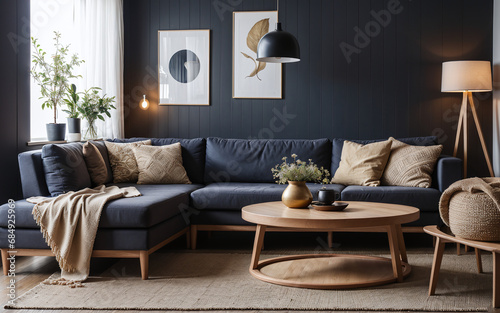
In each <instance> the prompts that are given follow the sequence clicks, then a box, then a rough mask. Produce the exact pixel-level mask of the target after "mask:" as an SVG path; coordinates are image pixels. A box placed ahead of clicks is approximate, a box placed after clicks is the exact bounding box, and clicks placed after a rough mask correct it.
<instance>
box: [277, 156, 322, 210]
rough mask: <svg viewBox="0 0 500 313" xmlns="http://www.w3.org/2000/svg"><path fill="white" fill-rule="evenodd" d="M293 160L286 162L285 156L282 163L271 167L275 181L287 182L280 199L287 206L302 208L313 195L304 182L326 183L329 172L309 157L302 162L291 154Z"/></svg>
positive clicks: (308, 202) (309, 202)
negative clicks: (306, 160)
mask: <svg viewBox="0 0 500 313" xmlns="http://www.w3.org/2000/svg"><path fill="white" fill-rule="evenodd" d="M292 159H293V162H291V163H287V157H283V159H282V160H283V163H281V164H277V165H276V166H275V167H274V168H272V169H271V172H272V173H273V177H274V179H276V183H278V184H285V183H288V187H286V189H285V191H283V194H282V196H281V201H283V203H284V204H285V205H286V206H287V207H289V208H304V207H307V206H309V204H311V202H312V200H313V196H312V194H311V191H310V190H309V188H307V185H306V182H316V183H319V182H321V183H325V184H326V183H328V177H329V176H330V172H328V170H327V169H324V168H323V167H320V168H318V166H317V165H316V164H314V163H313V161H312V160H311V159H309V162H303V161H301V160H299V159H297V155H296V154H295V153H294V154H292Z"/></svg>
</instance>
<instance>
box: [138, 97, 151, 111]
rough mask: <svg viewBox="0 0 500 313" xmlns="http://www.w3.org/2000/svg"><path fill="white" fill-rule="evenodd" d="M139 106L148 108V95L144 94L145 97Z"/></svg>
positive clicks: (144, 108)
mask: <svg viewBox="0 0 500 313" xmlns="http://www.w3.org/2000/svg"><path fill="white" fill-rule="evenodd" d="M139 106H140V107H141V109H143V110H147V109H148V108H149V101H148V99H146V95H144V98H143V99H142V100H141V103H140V105H139Z"/></svg>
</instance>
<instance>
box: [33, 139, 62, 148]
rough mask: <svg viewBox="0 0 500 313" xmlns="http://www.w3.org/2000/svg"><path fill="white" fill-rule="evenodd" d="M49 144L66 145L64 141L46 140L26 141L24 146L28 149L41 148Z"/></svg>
mask: <svg viewBox="0 0 500 313" xmlns="http://www.w3.org/2000/svg"><path fill="white" fill-rule="evenodd" d="M49 143H67V141H66V140H63V141H48V140H45V141H28V142H27V143H26V145H27V146H28V147H32V146H43V145H47V144H49Z"/></svg>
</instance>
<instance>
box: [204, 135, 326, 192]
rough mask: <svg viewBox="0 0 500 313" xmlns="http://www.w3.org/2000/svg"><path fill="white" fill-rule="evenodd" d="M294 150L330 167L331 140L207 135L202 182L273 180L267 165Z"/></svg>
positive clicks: (270, 165)
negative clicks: (232, 137)
mask: <svg viewBox="0 0 500 313" xmlns="http://www.w3.org/2000/svg"><path fill="white" fill-rule="evenodd" d="M293 153H295V154H297V155H298V158H299V159H300V160H302V161H307V160H308V159H312V160H313V162H314V163H316V164H317V165H318V166H320V167H321V166H323V167H324V168H326V169H328V170H330V159H331V143H330V141H329V140H328V139H317V140H285V139H280V140H263V139H254V140H246V139H222V138H208V139H207V159H206V163H205V182H207V183H212V182H246V183H273V182H274V179H273V175H272V173H271V168H273V167H274V166H275V165H276V164H279V163H281V162H283V161H282V158H283V157H284V156H286V157H288V159H291V157H290V156H291V155H292V154H293Z"/></svg>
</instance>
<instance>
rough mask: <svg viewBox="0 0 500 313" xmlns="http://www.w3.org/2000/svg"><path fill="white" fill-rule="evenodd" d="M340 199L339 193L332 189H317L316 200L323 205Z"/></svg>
mask: <svg viewBox="0 0 500 313" xmlns="http://www.w3.org/2000/svg"><path fill="white" fill-rule="evenodd" d="M339 199H340V193H339V192H337V191H335V190H333V189H320V190H319V191H318V202H319V203H320V204H324V205H330V204H332V203H333V202H335V200H339Z"/></svg>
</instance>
